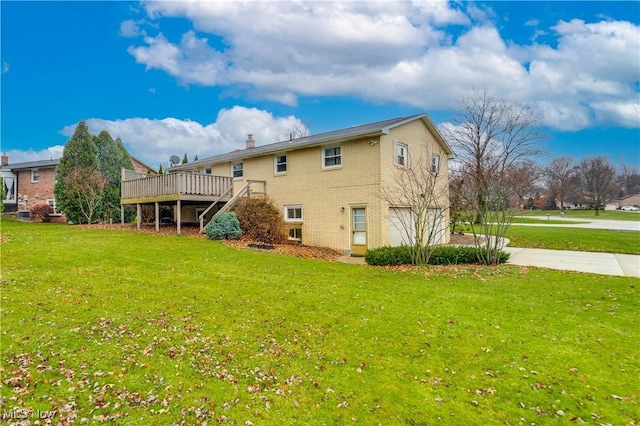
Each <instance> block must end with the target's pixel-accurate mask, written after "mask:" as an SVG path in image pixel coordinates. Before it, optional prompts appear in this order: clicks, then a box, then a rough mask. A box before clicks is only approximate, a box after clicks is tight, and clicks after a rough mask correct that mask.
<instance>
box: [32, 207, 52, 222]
mask: <svg viewBox="0 0 640 426" xmlns="http://www.w3.org/2000/svg"><path fill="white" fill-rule="evenodd" d="M51 214H53V207H51V206H50V205H49V204H47V203H38V204H36V205H35V206H33V207H31V209H30V210H29V216H30V217H31V220H32V221H34V222H49V221H50V220H51V217H50V216H49V215H51Z"/></svg>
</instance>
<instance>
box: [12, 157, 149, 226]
mask: <svg viewBox="0 0 640 426" xmlns="http://www.w3.org/2000/svg"><path fill="white" fill-rule="evenodd" d="M131 160H132V161H133V168H134V170H135V171H137V172H138V173H145V174H146V173H149V172H150V173H152V174H156V171H155V170H154V169H153V168H151V167H150V166H148V165H146V164H145V163H143V162H142V161H140V160H138V159H137V158H134V157H131ZM58 164H60V159H59V158H57V159H50V160H40V161H27V162H23V163H13V164H10V163H9V157H8V156H7V155H6V154H3V155H2V168H1V169H0V173H1V175H2V178H3V180H4V188H1V189H3V190H4V191H5V195H6V199H5V201H4V211H5V212H7V213H11V212H27V211H30V210H31V208H32V207H33V206H35V205H36V204H40V203H47V204H49V205H50V206H52V207H53V209H54V214H53V217H52V220H53V221H56V222H58V221H61V222H63V221H66V218H65V217H64V213H61V212H58V211H57V210H56V199H55V195H54V193H53V187H54V186H55V183H56V167H57V166H58Z"/></svg>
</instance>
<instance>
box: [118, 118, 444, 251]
mask: <svg viewBox="0 0 640 426" xmlns="http://www.w3.org/2000/svg"><path fill="white" fill-rule="evenodd" d="M452 156H453V152H452V150H451V149H450V147H449V146H448V145H447V144H446V142H445V141H444V139H443V138H442V136H441V135H440V133H439V132H438V130H437V129H436V127H435V126H434V124H433V123H432V122H431V120H430V119H429V117H428V116H427V115H426V114H420V115H415V116H411V117H401V118H396V119H392V120H386V121H380V122H376V123H372V124H367V125H362V126H357V127H351V128H347V129H342V130H337V131H333V132H327V133H322V134H318V135H312V136H307V137H303V138H298V139H291V140H286V141H283V142H277V143H272V144H269V145H262V146H255V141H254V139H253V136H252V135H249V137H248V139H247V147H246V149H243V150H237V151H233V152H230V153H227V154H222V155H217V156H214V157H210V158H205V159H202V160H198V161H195V162H192V163H188V164H183V165H178V166H175V167H173V168H171V169H170V170H169V171H170V173H169V174H166V175H159V176H154V177H152V178H145V177H144V176H141V175H138V176H136V175H133V174H130V173H129V174H127V176H125V177H124V178H123V182H122V185H123V186H122V200H121V203H122V204H123V205H137V206H138V211H140V208H141V206H142V205H144V204H150V203H154V204H155V206H156V212H158V211H159V207H160V206H161V205H175V212H176V213H175V220H176V222H177V229H178V233H179V232H180V223H181V222H198V221H200V223H201V226H202V225H203V224H204V223H206V222H207V221H208V220H209V219H210V217H211V215H212V214H213V213H214V212H217V211H224V210H226V209H227V208H228V207H229V202H230V201H231V202H233V200H234V199H236V198H237V197H239V196H242V195H245V194H246V193H256V192H258V193H266V195H267V196H268V197H269V198H271V199H272V200H273V201H274V202H275V203H276V205H277V206H278V207H279V208H280V209H281V211H282V216H283V218H284V220H285V222H286V224H287V226H288V230H289V231H288V232H289V239H290V240H294V241H298V242H300V243H302V244H305V245H312V246H324V247H331V248H334V249H338V250H343V251H345V252H349V253H353V254H355V255H363V254H364V253H365V251H366V250H367V249H368V248H375V247H380V246H384V245H391V244H394V245H398V244H400V243H402V242H403V238H402V236H401V235H400V232H401V231H400V230H399V229H398V227H397V222H398V219H399V218H400V217H402V216H404V215H406V214H407V209H406V206H390V205H388V204H387V203H386V202H385V201H384V199H383V197H381V192H382V188H383V187H384V186H385V185H387V186H393V185H394V184H395V178H394V175H395V174H396V173H398V172H399V171H400V170H401V169H402V168H405V167H410V166H411V165H412V164H416V165H417V164H419V163H420V162H421V160H422V161H423V164H428V165H429V167H431V168H432V169H433V171H434V173H436V174H437V178H438V185H439V187H440V189H441V190H442V192H441V193H442V203H439V204H440V206H445V208H443V210H444V211H443V212H442V213H443V214H444V220H442V221H441V223H440V225H439V226H440V227H441V228H442V229H440V230H439V231H440V232H439V236H440V240H439V241H438V242H441V243H444V242H447V241H448V239H449V232H448V231H447V230H448V204H449V203H448V174H449V171H448V159H450V158H452ZM156 217H158V216H156ZM156 228H158V220H156Z"/></svg>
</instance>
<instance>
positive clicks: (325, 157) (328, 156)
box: [322, 146, 342, 169]
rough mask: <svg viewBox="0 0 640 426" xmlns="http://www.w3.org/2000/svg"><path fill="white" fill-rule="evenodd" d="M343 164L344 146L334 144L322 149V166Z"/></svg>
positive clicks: (328, 166)
mask: <svg viewBox="0 0 640 426" xmlns="http://www.w3.org/2000/svg"><path fill="white" fill-rule="evenodd" d="M340 166H342V147H339V146H333V147H331V148H324V149H323V150H322V167H323V168H325V169H326V168H332V167H340Z"/></svg>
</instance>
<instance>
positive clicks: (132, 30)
mask: <svg viewBox="0 0 640 426" xmlns="http://www.w3.org/2000/svg"><path fill="white" fill-rule="evenodd" d="M140 34H142V32H141V30H140V27H139V26H138V23H137V22H136V21H134V20H133V19H127V20H126V21H123V22H122V23H121V24H120V35H121V36H122V37H137V36H139V35H140Z"/></svg>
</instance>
